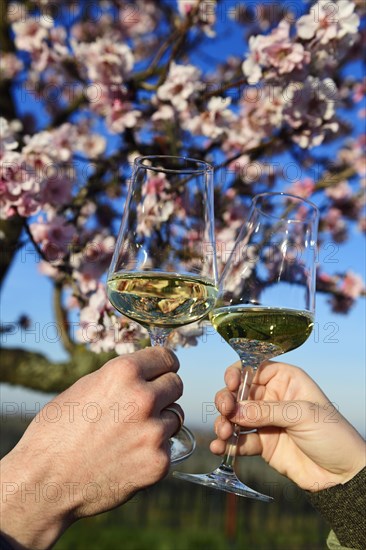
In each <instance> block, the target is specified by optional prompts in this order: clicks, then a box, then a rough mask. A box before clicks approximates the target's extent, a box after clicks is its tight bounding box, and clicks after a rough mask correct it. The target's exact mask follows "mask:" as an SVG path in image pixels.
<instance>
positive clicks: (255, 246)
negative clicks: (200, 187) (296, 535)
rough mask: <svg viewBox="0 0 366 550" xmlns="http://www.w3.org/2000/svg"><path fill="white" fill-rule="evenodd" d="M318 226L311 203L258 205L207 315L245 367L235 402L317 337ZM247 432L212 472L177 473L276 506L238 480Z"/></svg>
mask: <svg viewBox="0 0 366 550" xmlns="http://www.w3.org/2000/svg"><path fill="white" fill-rule="evenodd" d="M317 227H318V209H317V207H316V206H315V205H314V204H312V203H311V202H309V201H307V200H304V199H301V198H299V197H295V196H293V195H288V194H285V193H262V194H260V195H257V196H255V197H254V199H253V202H252V207H251V210H250V212H249V216H248V220H247V222H246V223H245V224H244V226H243V227H242V229H241V231H240V234H239V236H238V239H237V241H236V243H235V247H234V249H233V251H232V253H231V255H230V257H229V259H228V262H227V264H226V266H225V268H224V271H223V273H222V276H221V278H220V282H219V294H218V298H217V302H216V306H215V308H214V310H213V311H212V312H211V314H210V320H211V323H212V324H213V326H214V327H215V329H216V330H217V332H218V333H219V334H220V335H221V336H222V337H223V338H224V340H226V342H227V343H228V344H229V345H230V346H231V347H232V348H233V349H234V350H235V351H236V353H237V354H238V355H239V358H240V361H241V365H242V376H241V384H240V388H239V391H238V393H237V397H236V398H237V401H238V402H240V401H243V400H246V399H249V392H250V386H251V383H252V380H253V378H254V375H255V372H256V370H257V368H258V367H259V365H260V364H261V363H262V362H263V361H266V360H268V359H270V358H273V357H275V356H277V355H280V354H282V353H286V352H287V351H290V350H293V349H295V348H297V347H299V346H301V345H302V344H303V343H304V342H305V340H306V339H307V338H308V337H309V335H310V333H311V331H312V327H313V324H314V311H315V257H316V238H317ZM243 433H245V432H241V428H240V426H238V425H234V431H233V435H232V437H231V438H230V439H229V441H228V443H227V446H226V452H225V455H224V458H223V461H222V463H221V465H220V466H219V467H218V468H217V469H216V470H214V471H213V472H211V473H207V474H189V473H185V472H174V475H175V476H176V477H179V478H180V479H185V480H188V481H192V482H194V483H199V484H201V485H205V486H208V487H213V488H216V489H220V490H222V491H226V492H229V493H235V494H237V495H240V496H244V497H249V498H254V499H257V500H261V501H267V502H269V501H271V500H273V499H272V497H269V496H267V495H263V494H261V493H259V492H258V491H255V490H253V489H251V488H249V487H248V486H247V485H245V484H244V483H242V482H241V481H240V480H239V479H238V477H237V476H236V474H235V471H234V463H235V456H236V450H237V444H238V439H239V436H240V434H243ZM246 433H250V432H248V431H247V432H246Z"/></svg>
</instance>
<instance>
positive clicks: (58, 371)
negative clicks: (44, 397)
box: [0, 347, 115, 392]
mask: <svg viewBox="0 0 366 550" xmlns="http://www.w3.org/2000/svg"><path fill="white" fill-rule="evenodd" d="M114 356H115V354H111V353H108V354H107V353H102V354H99V355H97V354H95V353H93V352H91V351H88V350H86V349H85V348H82V347H77V351H75V352H74V353H73V355H72V356H71V358H70V360H69V361H65V362H53V361H51V360H50V359H48V358H47V357H46V356H45V355H43V354H41V353H37V352H34V351H29V350H24V349H20V348H3V350H2V353H1V358H2V365H1V374H0V382H6V383H8V384H15V385H20V386H24V387H26V388H31V389H36V390H39V391H44V392H60V391H63V390H64V389H66V388H68V387H69V386H71V385H72V384H73V383H74V382H76V380H78V379H79V378H81V377H82V376H84V375H86V374H88V373H90V372H93V371H95V370H97V369H98V368H100V367H101V366H102V365H103V364H104V363H105V362H106V361H108V360H109V359H111V358H112V357H114Z"/></svg>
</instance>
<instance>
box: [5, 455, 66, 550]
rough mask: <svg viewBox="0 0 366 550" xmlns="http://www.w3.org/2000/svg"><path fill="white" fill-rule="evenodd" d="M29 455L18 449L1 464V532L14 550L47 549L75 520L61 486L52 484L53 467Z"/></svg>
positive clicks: (42, 459) (42, 458)
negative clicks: (25, 549) (65, 503)
mask: <svg viewBox="0 0 366 550" xmlns="http://www.w3.org/2000/svg"><path fill="white" fill-rule="evenodd" d="M26 455H27V453H26V451H25V450H24V452H23V453H21V452H18V451H17V450H16V448H15V449H14V450H13V451H12V452H11V453H9V454H8V455H7V456H6V457H5V458H3V459H2V461H1V503H0V506H1V531H2V533H3V536H4V538H5V540H7V541H8V542H9V543H10V544H11V546H12V547H13V548H14V549H24V548H31V549H32V550H44V549H47V548H50V547H51V546H52V545H53V544H54V543H55V542H56V541H57V539H58V538H59V537H60V536H61V534H62V533H63V532H64V531H65V529H66V528H67V527H68V525H69V524H70V523H71V521H70V519H69V517H68V516H69V514H68V513H67V510H66V509H64V508H63V504H62V501H61V499H59V498H57V497H58V495H57V494H56V490H57V487H56V485H57V484H55V483H53V484H51V483H50V482H48V479H49V475H48V473H49V470H50V466H51V465H50V464H48V463H47V461H46V460H45V457H40V456H37V457H32V459H29V457H28V459H27V456H26ZM51 485H53V487H51ZM52 489H53V491H52Z"/></svg>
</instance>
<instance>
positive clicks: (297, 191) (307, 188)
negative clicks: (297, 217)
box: [286, 178, 315, 199]
mask: <svg viewBox="0 0 366 550" xmlns="http://www.w3.org/2000/svg"><path fill="white" fill-rule="evenodd" d="M314 189H315V182H314V180H313V179H312V178H304V179H303V180H299V181H296V182H295V183H294V184H293V185H291V187H288V188H287V189H286V192H287V193H290V194H292V195H296V196H298V197H302V198H304V199H307V198H308V197H310V196H311V195H312V194H313V192H314Z"/></svg>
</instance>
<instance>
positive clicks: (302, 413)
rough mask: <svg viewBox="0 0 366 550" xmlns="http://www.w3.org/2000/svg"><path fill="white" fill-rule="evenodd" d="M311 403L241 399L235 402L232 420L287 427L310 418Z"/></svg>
mask: <svg viewBox="0 0 366 550" xmlns="http://www.w3.org/2000/svg"><path fill="white" fill-rule="evenodd" d="M312 410H313V409H312V404H311V403H310V402H308V401H300V400H295V401H241V402H240V403H238V404H237V408H236V411H235V414H233V415H232V416H231V418H230V419H231V420H232V422H235V423H236V424H239V426H244V427H250V428H251V429H252V428H261V427H266V426H276V427H279V428H288V427H294V426H296V425H299V424H300V423H303V422H306V421H307V420H308V419H309V418H311V411H312Z"/></svg>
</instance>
